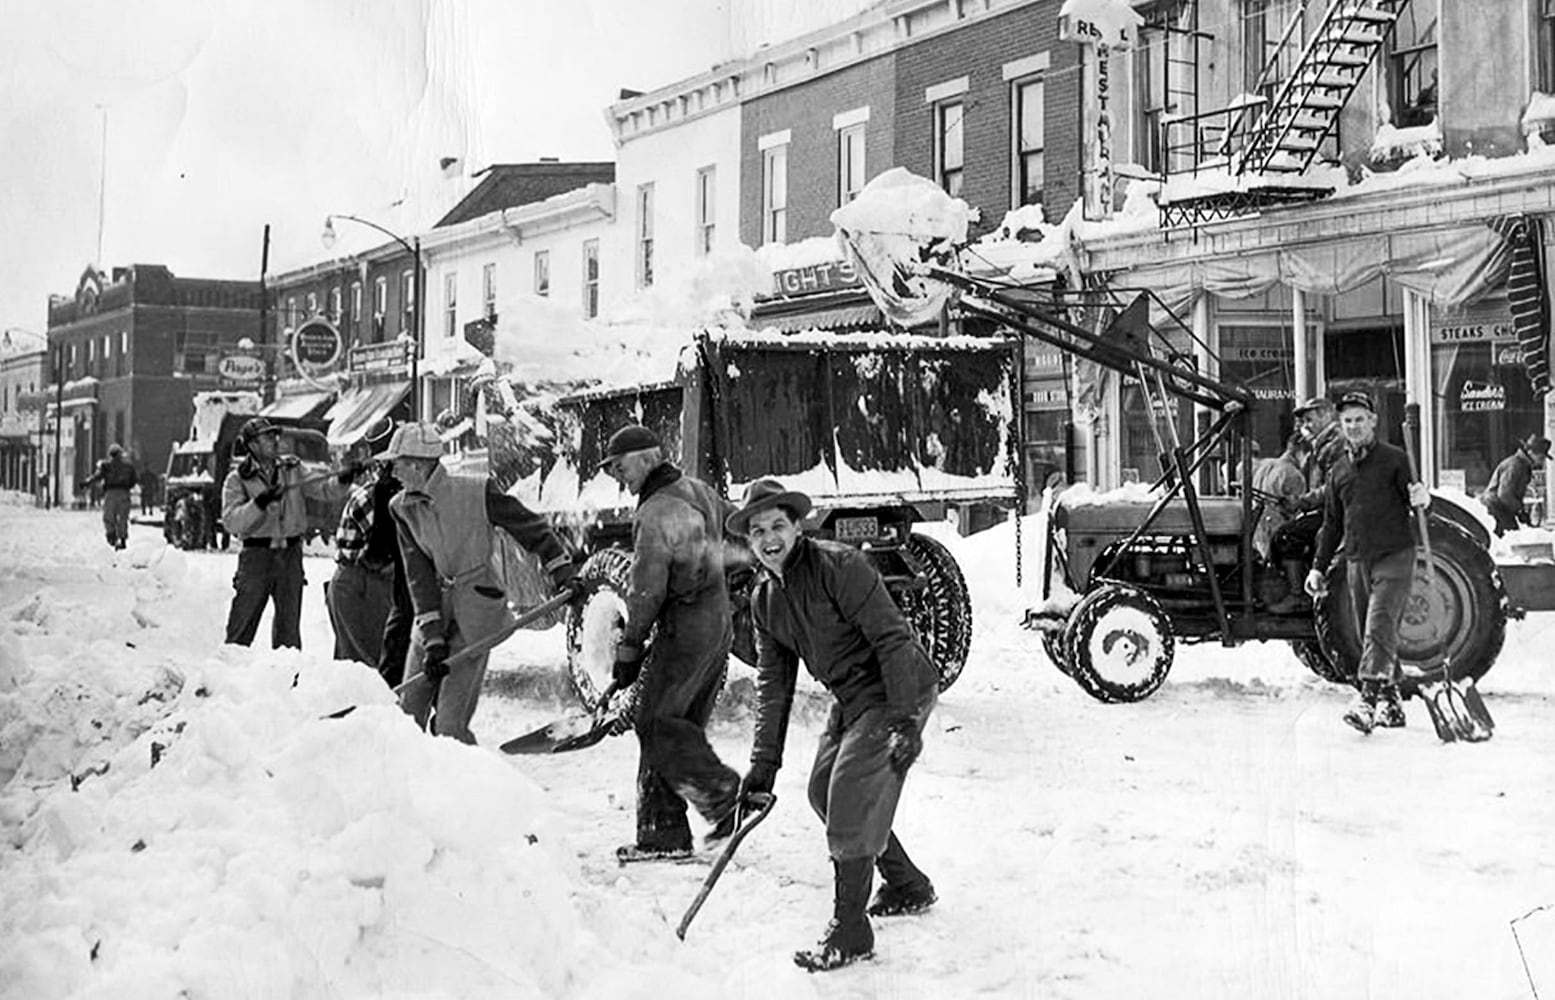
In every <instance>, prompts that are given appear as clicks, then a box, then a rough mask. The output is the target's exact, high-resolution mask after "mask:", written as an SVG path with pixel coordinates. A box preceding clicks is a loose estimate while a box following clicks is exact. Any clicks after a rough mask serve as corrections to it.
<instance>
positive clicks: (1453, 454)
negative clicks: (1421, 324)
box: [1430, 297, 1544, 496]
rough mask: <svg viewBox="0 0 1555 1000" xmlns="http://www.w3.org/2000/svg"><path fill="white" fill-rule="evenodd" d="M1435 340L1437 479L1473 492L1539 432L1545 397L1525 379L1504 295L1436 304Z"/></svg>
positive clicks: (1433, 377)
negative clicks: (1458, 305)
mask: <svg viewBox="0 0 1555 1000" xmlns="http://www.w3.org/2000/svg"><path fill="white" fill-rule="evenodd" d="M1430 343H1431V386H1432V392H1433V394H1434V395H1435V398H1436V454H1437V469H1438V473H1437V484H1438V485H1440V486H1451V487H1456V488H1458V489H1461V490H1463V491H1464V492H1466V493H1468V494H1470V495H1471V496H1472V495H1476V494H1478V493H1479V492H1480V491H1481V490H1483V489H1484V488H1485V486H1486V485H1487V484H1488V483H1489V482H1490V473H1491V472H1492V471H1493V470H1494V469H1495V467H1496V464H1497V463H1498V462H1500V461H1501V460H1502V459H1503V458H1505V457H1506V456H1508V455H1510V454H1511V453H1512V452H1513V451H1514V450H1515V449H1516V448H1517V445H1518V442H1520V441H1522V440H1523V439H1524V438H1526V437H1527V436H1528V435H1529V434H1532V433H1535V432H1542V429H1543V427H1544V404H1543V401H1542V400H1541V399H1540V398H1539V397H1538V396H1536V395H1534V392H1533V389H1532V387H1531V386H1530V385H1529V383H1528V371H1527V368H1526V366H1525V365H1524V361H1523V356H1522V351H1521V350H1519V348H1518V344H1517V333H1516V331H1515V330H1514V328H1513V326H1512V313H1511V310H1510V308H1509V307H1508V306H1507V303H1506V299H1505V298H1499V297H1498V298H1494V299H1489V300H1486V301H1484V302H1480V303H1476V304H1475V305H1473V306H1470V307H1468V308H1467V309H1463V310H1458V311H1452V312H1449V311H1446V310H1441V309H1433V310H1432V311H1431V319H1430Z"/></svg>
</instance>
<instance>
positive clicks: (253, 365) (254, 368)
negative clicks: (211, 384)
mask: <svg viewBox="0 0 1555 1000" xmlns="http://www.w3.org/2000/svg"><path fill="white" fill-rule="evenodd" d="M216 374H217V375H219V376H221V381H222V384H223V385H231V386H244V387H249V386H256V385H258V384H259V383H261V382H263V381H264V378H265V363H264V359H262V358H260V357H258V356H256V355H253V354H248V353H246V352H245V353H237V352H234V353H232V354H223V355H222V356H221V358H220V360H218V361H217V362H216Z"/></svg>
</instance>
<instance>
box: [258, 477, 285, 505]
mask: <svg viewBox="0 0 1555 1000" xmlns="http://www.w3.org/2000/svg"><path fill="white" fill-rule="evenodd" d="M285 492H286V487H285V486H284V485H282V484H281V483H276V484H275V485H274V486H270V487H268V488H266V489H265V491H264V492H262V493H260V494H258V495H257V496H255V497H254V503H256V504H258V505H259V509H260V510H267V509H268V508H269V507H270V505H271V504H273V503H275V502H276V501H277V500H279V499H281V496H282V494H284V493H285Z"/></svg>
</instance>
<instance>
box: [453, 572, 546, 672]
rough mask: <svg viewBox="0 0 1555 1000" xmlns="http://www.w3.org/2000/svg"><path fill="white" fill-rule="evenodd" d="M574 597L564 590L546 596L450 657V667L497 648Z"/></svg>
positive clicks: (467, 661)
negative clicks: (526, 626)
mask: <svg viewBox="0 0 1555 1000" xmlns="http://www.w3.org/2000/svg"><path fill="white" fill-rule="evenodd" d="M572 597H573V593H572V591H570V590H564V591H562V592H561V593H559V594H556V595H555V596H552V597H548V598H546V599H545V600H543V601H541V602H540V603H539V604H536V605H535V606H534V607H532V608H530V609H529V610H528V611H525V612H524V613H523V614H521V615H519V616H518V617H517V618H514V619H513V620H512V621H510V622H508V623H507V624H506V625H504V626H502V627H501V628H500V629H498V630H497V631H495V632H493V633H491V635H488V636H485V637H483V638H480V639H476V640H475V641H474V642H472V643H470V644H469V645H467V646H465V647H464V648H463V649H461V650H459V652H457V653H455V654H453V655H452V656H450V657H449V658H448V668H449V669H450V670H452V669H453V668H454V667H457V666H461V665H462V664H465V663H469V662H470V661H471V660H473V659H475V658H476V657H477V656H479V655H481V654H482V653H487V652H490V651H491V650H493V649H496V648H497V647H498V646H500V645H502V644H503V643H504V642H507V641H508V639H509V637H511V636H512V635H513V633H514V632H517V631H518V630H519V629H521V628H523V627H524V626H525V625H528V624H529V623H530V622H532V621H535V620H536V619H538V618H544V617H545V616H546V615H548V614H550V613H551V612H552V611H555V610H556V609H557V608H559V607H561V606H562V605H563V604H566V603H568V602H569V601H571V600H572Z"/></svg>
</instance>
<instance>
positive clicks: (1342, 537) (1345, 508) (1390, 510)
mask: <svg viewBox="0 0 1555 1000" xmlns="http://www.w3.org/2000/svg"><path fill="white" fill-rule="evenodd" d="M1338 411H1339V422H1340V426H1341V428H1342V432H1343V434H1344V440H1345V452H1344V455H1343V456H1342V457H1341V458H1340V460H1339V461H1338V462H1337V463H1335V465H1334V467H1333V469H1332V470H1331V473H1330V478H1329V480H1328V485H1327V488H1326V493H1325V495H1324V508H1323V526H1322V528H1321V529H1319V531H1318V537H1317V553H1316V554H1315V556H1314V557H1313V560H1312V569H1311V571H1310V572H1309V573H1308V574H1307V581H1306V589H1307V593H1308V594H1310V595H1311V596H1312V597H1313V599H1316V598H1318V597H1319V596H1321V595H1322V594H1323V592H1324V589H1325V587H1326V582H1325V581H1326V573H1325V571H1326V570H1327V569H1328V567H1329V564H1330V563H1331V562H1332V561H1333V558H1334V555H1335V553H1336V552H1339V553H1340V554H1342V555H1343V556H1344V559H1345V565H1344V571H1345V587H1346V590H1347V592H1348V594H1347V596H1348V597H1349V600H1350V606H1351V609H1352V610H1353V611H1354V614H1355V620H1356V621H1357V622H1358V623H1360V626H1361V662H1360V667H1359V669H1358V671H1357V678H1358V681H1359V687H1360V690H1359V692H1358V693H1357V694H1356V697H1355V700H1354V701H1353V702H1352V703H1351V704H1350V706H1349V708H1347V709H1346V710H1345V713H1344V721H1345V722H1346V723H1348V724H1349V725H1351V726H1353V727H1355V728H1356V729H1359V730H1360V731H1361V732H1363V733H1369V732H1371V730H1372V728H1373V727H1377V726H1380V727H1382V728H1385V729H1396V728H1398V727H1400V726H1402V725H1404V707H1403V704H1402V702H1401V701H1400V699H1399V690H1398V630H1399V624H1400V622H1401V621H1402V620H1403V617H1404V605H1405V604H1406V603H1407V602H1408V600H1409V591H1410V588H1411V587H1412V586H1413V584H1414V575H1415V545H1416V538H1415V529H1414V520H1415V518H1414V511H1413V508H1415V507H1424V506H1426V505H1427V504H1429V503H1430V502H1431V494H1430V491H1429V490H1427V489H1426V487H1425V485H1424V484H1423V483H1417V482H1412V481H1411V480H1412V479H1413V477H1412V476H1411V475H1410V472H1409V458H1408V456H1407V455H1406V454H1405V453H1404V450H1403V449H1402V448H1399V447H1397V446H1395V445H1391V444H1389V443H1387V442H1386V441H1380V440H1378V439H1377V411H1376V408H1375V404H1374V403H1373V402H1372V399H1371V397H1370V396H1368V395H1366V394H1365V393H1363V392H1351V393H1346V394H1345V396H1344V397H1343V398H1342V399H1340V400H1339V406H1338ZM1341 542H1342V543H1343V544H1342V547H1341Z"/></svg>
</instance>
